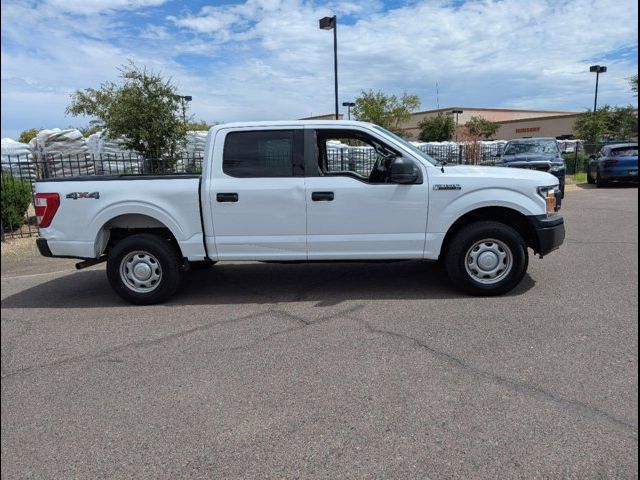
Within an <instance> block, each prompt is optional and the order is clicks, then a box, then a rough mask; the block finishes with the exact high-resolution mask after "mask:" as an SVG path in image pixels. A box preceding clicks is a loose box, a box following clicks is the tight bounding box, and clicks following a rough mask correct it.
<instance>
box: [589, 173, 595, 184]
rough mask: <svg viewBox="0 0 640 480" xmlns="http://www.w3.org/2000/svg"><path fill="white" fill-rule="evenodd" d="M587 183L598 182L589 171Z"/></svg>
mask: <svg viewBox="0 0 640 480" xmlns="http://www.w3.org/2000/svg"><path fill="white" fill-rule="evenodd" d="M587 183H590V184H591V185H593V184H594V183H596V181H595V180H594V179H593V177H592V176H591V172H589V171H587Z"/></svg>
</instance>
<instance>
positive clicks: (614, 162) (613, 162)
mask: <svg viewBox="0 0 640 480" xmlns="http://www.w3.org/2000/svg"><path fill="white" fill-rule="evenodd" d="M619 161H620V160H605V161H604V162H602V163H604V164H605V165H615V164H616V163H618V162H619Z"/></svg>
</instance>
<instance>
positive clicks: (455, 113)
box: [451, 110, 463, 115]
mask: <svg viewBox="0 0 640 480" xmlns="http://www.w3.org/2000/svg"><path fill="white" fill-rule="evenodd" d="M462 112H463V110H451V113H453V114H454V115H459V114H461V113H462Z"/></svg>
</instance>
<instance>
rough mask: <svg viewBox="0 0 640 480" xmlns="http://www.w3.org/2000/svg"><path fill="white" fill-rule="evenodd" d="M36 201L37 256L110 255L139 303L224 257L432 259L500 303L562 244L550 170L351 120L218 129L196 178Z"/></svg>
mask: <svg viewBox="0 0 640 480" xmlns="http://www.w3.org/2000/svg"><path fill="white" fill-rule="evenodd" d="M365 153H366V155H365ZM35 197H36V199H35V208H36V215H37V217H38V222H39V225H40V235H41V236H40V238H38V239H37V245H38V248H39V250H40V253H41V254H42V255H44V256H47V257H72V258H80V259H83V260H84V261H83V262H80V263H79V264H78V268H82V267H84V266H89V265H92V264H95V263H98V262H100V261H105V260H106V262H107V268H106V271H107V277H108V280H109V283H110V284H111V286H112V287H113V288H114V289H115V291H116V292H117V293H118V294H119V295H120V296H121V297H123V298H124V299H126V300H128V301H129V302H132V303H136V304H151V303H157V302H160V301H162V300H165V299H167V298H168V297H170V296H171V295H173V294H174V293H175V292H176V290H177V289H178V288H179V286H180V283H181V279H182V276H183V275H184V273H185V272H186V271H188V270H189V269H190V268H193V267H196V266H197V267H201V266H208V265H213V264H214V263H215V262H217V261H226V260H230V261H264V262H289V261H291V262H300V261H306V262H313V261H347V260H348V261H354V260H357V261H367V260H402V259H423V260H432V261H437V260H441V261H442V263H443V264H444V265H445V266H446V270H447V272H448V275H449V277H450V279H451V281H452V283H453V285H454V286H456V287H458V288H460V289H462V290H464V291H466V292H468V293H470V294H474V295H498V294H502V293H505V292H508V291H510V290H511V289H512V288H514V287H515V286H516V285H517V284H518V283H519V282H520V281H521V279H522V278H523V276H524V275H525V272H526V270H527V266H528V262H529V255H528V249H529V248H530V249H532V250H533V251H534V252H535V253H537V254H538V255H540V256H543V255H546V254H548V253H549V252H551V251H552V250H555V249H556V248H558V247H559V246H560V244H561V243H562V242H563V240H564V235H565V231H564V221H563V219H562V217H561V216H560V215H558V213H557V212H558V209H559V207H560V201H561V200H560V189H559V187H558V179H557V178H556V177H554V176H553V175H550V174H549V173H544V172H537V171H531V170H521V169H515V168H499V167H477V166H467V165H448V164H445V163H443V162H438V161H436V160H434V159H433V158H431V157H430V156H428V155H426V154H425V153H424V152H422V151H421V150H419V149H417V148H416V147H414V146H413V145H411V144H410V143H408V142H406V141H405V140H403V139H402V138H400V137H398V136H396V135H394V134H393V133H391V132H389V131H387V130H385V129H383V128H381V127H379V126H376V125H372V124H368V123H362V122H354V121H317V122H313V121H290V122H286V121H285V122H254V123H231V124H225V125H217V126H215V127H213V128H211V130H210V131H209V134H208V139H207V144H206V151H205V158H204V163H203V169H202V173H201V174H200V175H146V176H145V175H142V176H140V175H113V176H90V177H71V178H62V179H48V180H42V181H39V182H37V183H36V196H35ZM212 294H214V295H215V293H212Z"/></svg>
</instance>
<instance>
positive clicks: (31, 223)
mask: <svg viewBox="0 0 640 480" xmlns="http://www.w3.org/2000/svg"><path fill="white" fill-rule="evenodd" d="M202 161H203V157H202V155H201V154H188V155H187V154H185V155H177V156H174V157H171V158H167V157H161V158H143V157H140V156H137V155H91V154H85V155H67V156H62V155H48V156H46V157H43V156H32V155H20V156H18V155H3V156H2V162H1V165H0V166H1V168H2V181H1V183H0V195H1V216H2V226H1V231H2V237H3V239H4V238H5V237H8V238H16V237H30V236H37V235H38V227H37V224H36V218H35V209H34V198H33V193H34V183H35V182H36V181H37V180H40V179H47V178H67V177H78V176H87V175H88V176H96V177H100V176H103V175H155V174H159V175H162V174H194V173H200V172H201V171H202Z"/></svg>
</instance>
